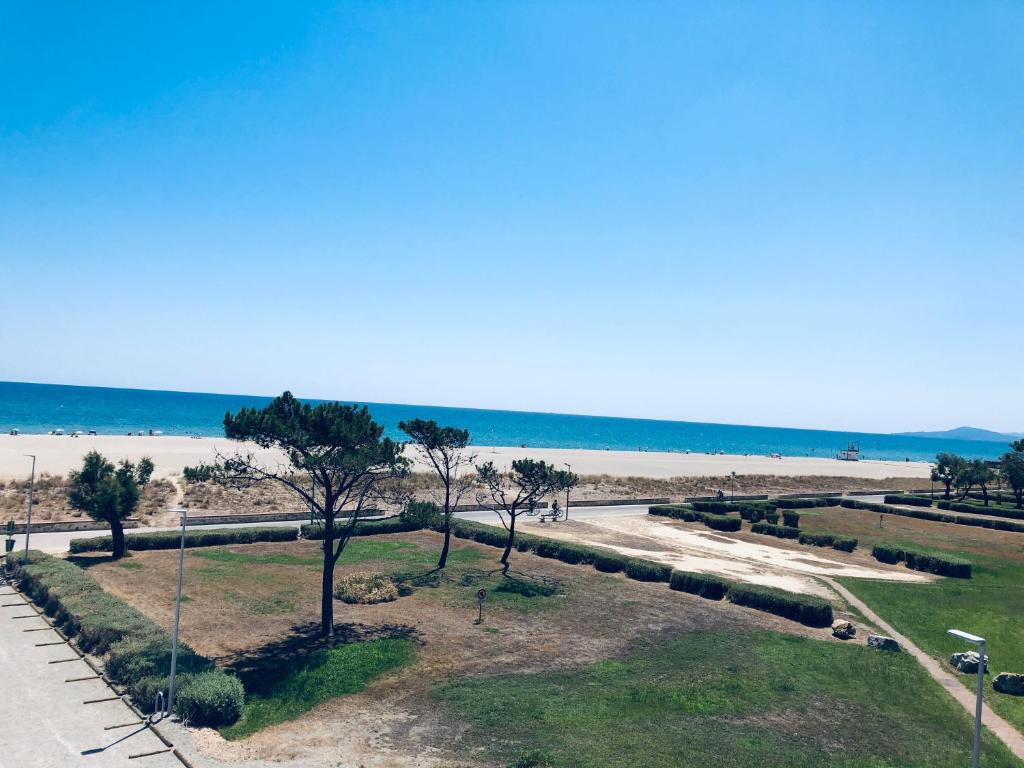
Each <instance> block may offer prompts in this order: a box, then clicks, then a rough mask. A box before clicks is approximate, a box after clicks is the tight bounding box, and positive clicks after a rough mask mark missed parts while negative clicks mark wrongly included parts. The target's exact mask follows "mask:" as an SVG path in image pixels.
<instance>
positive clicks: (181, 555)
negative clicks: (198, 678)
mask: <svg viewBox="0 0 1024 768" xmlns="http://www.w3.org/2000/svg"><path fill="white" fill-rule="evenodd" d="M178 511H179V512H181V549H180V550H179V551H178V596H177V597H176V598H175V600H174V639H173V640H172V643H171V682H170V685H169V686H168V690H167V712H166V714H167V715H168V716H170V715H171V713H173V712H174V678H175V675H176V673H177V671H178V626H179V624H180V623H181V583H182V580H183V578H184V575H185V525H186V524H187V522H188V510H187V509H179V510H178Z"/></svg>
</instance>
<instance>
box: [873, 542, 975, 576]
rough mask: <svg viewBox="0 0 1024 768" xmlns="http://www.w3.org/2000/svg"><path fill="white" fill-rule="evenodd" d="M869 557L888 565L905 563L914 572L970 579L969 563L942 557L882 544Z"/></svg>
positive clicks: (874, 548)
mask: <svg viewBox="0 0 1024 768" xmlns="http://www.w3.org/2000/svg"><path fill="white" fill-rule="evenodd" d="M871 555H872V557H874V558H875V559H876V560H878V561H880V562H883V563H888V564H890V565H895V564H897V563H906V565H907V568H911V569H913V570H915V571H925V572H927V573H934V574H937V575H939V576H950V577H952V578H955V579H969V578H971V564H970V563H968V562H966V561H964V560H958V559H956V558H952V557H946V556H944V555H930V554H927V553H925V552H915V551H913V550H907V549H900V548H898V547H890V546H886V545H884V544H876V545H875V546H874V547H872V549H871Z"/></svg>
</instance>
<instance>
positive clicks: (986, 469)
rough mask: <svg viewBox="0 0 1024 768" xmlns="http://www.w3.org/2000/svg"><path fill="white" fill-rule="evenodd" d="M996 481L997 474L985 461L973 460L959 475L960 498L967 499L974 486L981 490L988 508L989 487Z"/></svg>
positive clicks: (966, 464) (967, 463)
mask: <svg viewBox="0 0 1024 768" xmlns="http://www.w3.org/2000/svg"><path fill="white" fill-rule="evenodd" d="M995 479H996V473H995V471H994V470H993V469H992V467H990V466H989V465H988V462H987V461H985V460H984V459H971V460H970V461H968V462H966V463H965V465H964V467H963V469H961V470H960V473H959V474H958V475H957V486H958V487H959V489H960V498H961V499H966V498H967V494H969V493H970V492H971V489H972V488H974V486H978V487H979V488H980V489H981V496H982V499H983V500H984V502H985V506H986V507H987V506H988V486H989V485H990V484H991V483H992V482H993V481H994V480H995Z"/></svg>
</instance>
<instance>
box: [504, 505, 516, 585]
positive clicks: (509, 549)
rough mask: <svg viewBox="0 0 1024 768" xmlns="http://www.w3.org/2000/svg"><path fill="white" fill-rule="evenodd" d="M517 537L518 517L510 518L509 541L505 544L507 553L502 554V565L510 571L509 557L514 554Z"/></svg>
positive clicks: (511, 516) (512, 516)
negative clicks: (513, 543) (513, 549)
mask: <svg viewBox="0 0 1024 768" xmlns="http://www.w3.org/2000/svg"><path fill="white" fill-rule="evenodd" d="M515 537H516V516H515V515H510V516H509V524H508V541H507V542H506V543H505V551H504V552H502V554H501V564H502V565H503V566H505V570H506V571H507V570H508V556H509V555H510V554H511V553H512V542H513V541H514V540H515Z"/></svg>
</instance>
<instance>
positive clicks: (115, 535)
mask: <svg viewBox="0 0 1024 768" xmlns="http://www.w3.org/2000/svg"><path fill="white" fill-rule="evenodd" d="M110 538H111V540H112V543H113V547H112V548H111V549H112V551H113V559H114V560H120V559H121V558H122V557H124V526H123V525H122V524H121V520H120V519H119V518H116V517H115V518H113V519H111V521H110Z"/></svg>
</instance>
